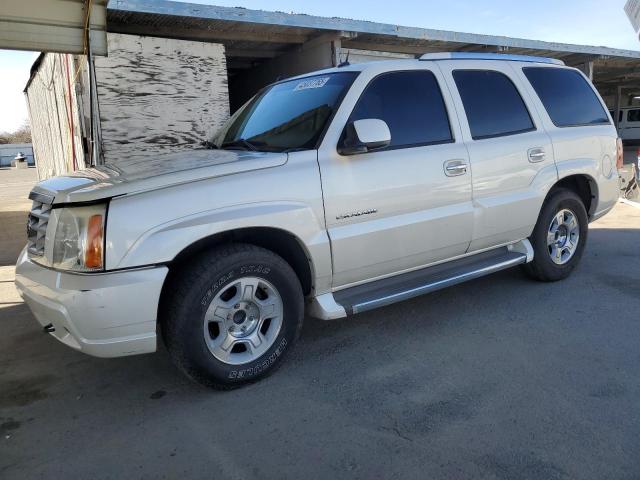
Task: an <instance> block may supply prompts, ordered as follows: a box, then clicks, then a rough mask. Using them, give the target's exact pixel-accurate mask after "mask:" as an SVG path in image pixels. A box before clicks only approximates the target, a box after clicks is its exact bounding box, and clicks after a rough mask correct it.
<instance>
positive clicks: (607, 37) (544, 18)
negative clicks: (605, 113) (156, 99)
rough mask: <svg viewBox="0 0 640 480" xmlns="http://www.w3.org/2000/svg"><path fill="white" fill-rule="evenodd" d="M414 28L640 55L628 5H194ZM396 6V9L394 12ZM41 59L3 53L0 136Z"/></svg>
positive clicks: (599, 0) (504, 0) (254, 0)
mask: <svg viewBox="0 0 640 480" xmlns="http://www.w3.org/2000/svg"><path fill="white" fill-rule="evenodd" d="M190 2H191V3H203V4H213V5H222V6H228V7H245V8H251V9H258V10H270V11H281V12H287V13H289V12H294V13H307V14H310V15H319V16H326V17H344V18H353V19H358V20H371V21H374V22H382V23H393V24H397V25H404V26H410V27H423V28H433V29H440V30H453V31H458V32H471V33H485V34H491V35H504V36H508V37H521V38H530V39H535V40H546V41H555V42H562V43H577V44H585V45H598V46H607V47H617V48H623V49H628V50H640V41H639V40H638V36H637V35H636V34H635V32H634V31H633V28H632V27H631V24H630V23H629V20H628V19H627V17H626V15H625V13H624V11H623V7H624V4H625V0H561V1H560V0H529V1H522V0H521V1H518V0H481V1H478V0H394V1H393V3H391V2H389V1H384V2H383V1H375V0H322V1H314V2H300V0H211V1H208V0H190ZM390 5H392V8H390ZM36 56H37V54H35V53H33V52H10V51H6V50H0V132H3V131H14V130H15V129H17V128H18V127H19V126H20V125H22V123H23V122H24V121H25V120H26V118H27V109H26V104H25V101H24V95H23V93H22V90H23V89H24V86H25V84H26V82H27V79H28V78H29V68H30V67H31V64H32V63H33V61H34V60H35V57H36Z"/></svg>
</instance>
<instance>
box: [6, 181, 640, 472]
mask: <svg viewBox="0 0 640 480" xmlns="http://www.w3.org/2000/svg"><path fill="white" fill-rule="evenodd" d="M0 174H2V175H3V176H1V177H0V185H3V183H2V182H3V181H6V177H5V176H4V173H3V172H0ZM0 189H1V190H2V192H3V193H4V192H6V190H5V188H4V187H3V186H1V187H0ZM3 196H4V195H3ZM18 217H20V218H18V219H17V220H20V221H19V222H18V223H19V224H20V228H22V225H24V222H23V219H22V218H21V215H19V216H18ZM5 218H7V217H5ZM7 228H13V226H12V225H9V224H8V223H7V222H6V221H5V220H2V228H1V229H2V230H5V229H7ZM16 228H17V227H16ZM3 238H4V237H3ZM2 246H3V249H4V246H5V242H4V239H3V243H2ZM639 247H640V209H639V208H637V207H634V206H632V205H627V204H619V205H618V206H617V207H616V209H615V210H614V212H613V213H611V214H610V215H609V216H607V217H605V218H604V219H602V220H601V221H599V222H597V223H596V224H594V225H592V228H591V231H590V237H589V245H588V248H587V250H586V253H585V256H584V258H583V261H582V264H581V265H580V267H579V269H578V270H577V271H576V272H575V273H574V275H573V276H572V277H571V278H569V279H568V280H566V281H563V282H560V283H555V284H544V283H536V282H533V281H530V280H528V279H527V278H525V277H524V276H523V275H522V274H521V273H520V272H519V270H518V269H514V270H510V271H506V272H502V273H499V274H497V275H493V276H491V277H486V278H483V279H479V280H476V281H473V282H471V283H467V284H465V285H461V286H458V287H454V288H450V289H448V290H444V291H441V292H437V293H434V294H431V295H428V296H425V297H422V298H418V299H415V300H412V301H408V302H404V303H401V304H397V305H394V306H390V307H387V308H384V309H381V310H378V311H375V312H372V313H367V314H362V315H359V316H356V317H354V318H351V319H349V320H345V321H335V322H322V321H319V320H313V319H307V321H306V323H305V326H304V329H303V332H302V337H301V340H300V343H299V344H298V346H297V348H296V349H295V350H294V351H293V352H292V355H291V356H290V357H289V358H288V361H287V362H286V364H285V365H283V367H282V368H281V369H280V370H279V371H278V372H277V373H276V374H275V375H273V376H272V377H270V378H268V379H267V380H265V381H263V382H260V383H257V384H255V385H251V386H249V387H246V388H243V389H240V390H236V391H232V392H227V393H221V392H215V391H208V390H205V389H203V388H201V387H199V386H197V385H194V384H192V383H190V382H189V381H187V380H185V379H184V378H183V377H182V376H181V375H180V373H178V371H177V370H176V369H175V368H174V367H173V366H172V365H171V363H170V361H169V358H168V356H167V354H166V353H165V352H164V351H159V352H158V353H156V354H152V355H145V356H139V357H131V358H122V359H111V360H105V359H96V358H91V357H87V356H84V355H82V354H80V353H77V352H75V351H72V350H70V349H69V348H66V347H65V346H63V345H61V344H59V343H58V342H56V341H55V340H54V339H52V338H50V337H48V336H46V335H44V334H43V333H42V332H41V328H40V327H38V325H37V324H36V321H35V320H34V319H33V317H32V316H31V314H30V313H29V311H28V310H27V308H26V307H25V306H24V305H23V304H22V303H17V302H18V300H19V299H17V298H16V295H15V293H10V292H9V291H8V290H10V289H12V284H11V283H10V282H11V280H12V270H11V267H7V269H6V270H3V273H2V277H1V279H0V282H2V283H0V285H3V287H2V288H3V290H2V298H0V326H2V332H3V333H2V335H0V432H1V436H0V478H3V479H14V478H15V479H30V478H116V479H118V478H179V477H180V478H216V479H223V478H232V479H236V478H237V479H248V478H256V479H263V478H296V479H297V478H304V479H305V480H311V479H326V478H362V479H374V478H384V479H388V478H416V479H425V478H429V479H435V478H447V479H449V478H456V479H464V478H488V479H509V480H513V479H544V480H549V479H574V478H580V479H603V478H606V479H631V478H639V477H640V456H639V455H638V452H640V402H639V401H638V398H640V368H639V367H640V348H639V345H640V254H639V253H638V252H639ZM14 255H15V252H14ZM12 302H16V303H12Z"/></svg>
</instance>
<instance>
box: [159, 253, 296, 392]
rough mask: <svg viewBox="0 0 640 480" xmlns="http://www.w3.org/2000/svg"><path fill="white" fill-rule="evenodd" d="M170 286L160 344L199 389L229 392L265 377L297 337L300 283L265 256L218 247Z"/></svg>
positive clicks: (288, 269) (280, 261)
mask: <svg viewBox="0 0 640 480" xmlns="http://www.w3.org/2000/svg"><path fill="white" fill-rule="evenodd" d="M171 286H172V287H173V288H172V289H171V290H170V291H169V293H168V297H167V299H166V300H165V301H164V302H163V307H164V310H165V311H164V312H163V314H162V315H161V327H162V334H163V338H164V341H165V344H166V346H167V349H168V350H169V353H170V354H171V357H172V359H173V361H174V363H175V364H176V365H177V366H178V367H179V368H180V369H181V370H182V371H183V372H184V373H185V374H186V375H187V376H189V377H190V378H192V379H193V380H195V381H197V382H198V383H201V384H203V385H206V386H209V387H214V388H233V387H236V386H240V385H242V384H245V383H248V382H252V381H255V380H258V379H260V378H262V377H264V376H266V375H268V374H269V373H271V372H272V371H274V370H275V369H276V368H277V366H278V365H279V364H280V363H281V362H282V360H283V358H284V356H285V353H287V352H288V351H289V350H290V349H291V348H292V347H293V344H294V343H295V341H296V339H297V337H298V335H299V333H300V329H301V327H302V320H303V317H304V303H303V293H302V288H301V286H300V282H299V281H298V278H297V276H296V274H295V273H294V271H293V269H292V268H291V267H290V266H289V264H287V263H286V262H285V261H284V260H283V259H282V258H280V257H279V256H278V255H276V254H275V253H273V252H271V251H269V250H265V249H263V248H260V247H256V246H253V245H240V244H237V245H228V246H224V247H221V248H219V249H217V250H215V251H212V252H208V253H205V254H203V255H200V256H198V257H197V258H195V259H194V260H193V261H192V262H191V263H190V264H189V265H188V266H187V267H185V268H184V269H183V270H182V271H181V272H180V273H179V274H178V275H177V276H176V278H174V279H173V280H172V284H171Z"/></svg>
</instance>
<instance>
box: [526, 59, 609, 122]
mask: <svg viewBox="0 0 640 480" xmlns="http://www.w3.org/2000/svg"><path fill="white" fill-rule="evenodd" d="M523 71H524V74H525V75H526V76H527V78H528V79H529V82H530V83H531V85H532V86H533V89H534V90H535V91H536V93H537V94H538V97H540V100H541V101H542V104H543V105H544V108H545V109H546V110H547V113H548V114H549V117H551V121H552V122H553V124H554V125H555V126H557V127H572V126H578V125H597V124H603V123H609V118H608V117H607V113H606V111H605V109H604V108H603V107H602V104H601V103H600V100H598V97H597V96H596V94H595V93H594V91H593V90H592V89H591V86H590V85H589V84H588V83H587V81H586V80H585V79H584V77H583V76H582V75H580V74H579V73H578V72H576V71H575V70H568V69H566V68H551V67H526V68H523Z"/></svg>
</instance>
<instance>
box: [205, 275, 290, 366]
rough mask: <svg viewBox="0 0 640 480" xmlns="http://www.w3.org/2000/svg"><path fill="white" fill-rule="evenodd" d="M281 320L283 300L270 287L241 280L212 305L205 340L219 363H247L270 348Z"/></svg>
mask: <svg viewBox="0 0 640 480" xmlns="http://www.w3.org/2000/svg"><path fill="white" fill-rule="evenodd" d="M282 316H283V307H282V298H281V297H280V294H279V293H278V291H277V290H276V288H275V287H274V286H273V285H272V284H271V283H269V282H267V281H266V280H263V279H261V278H256V277H242V278H240V279H238V280H236V281H235V282H233V283H230V284H229V285H227V286H226V287H224V288H223V289H222V290H221V291H220V292H218V294H217V295H216V296H215V298H214V299H213V300H212V301H211V304H210V305H209V308H208V309H207V312H206V313H205V315H204V340H205V342H206V344H207V347H208V348H209V351H210V352H211V354H212V355H213V356H214V357H216V358H217V359H218V360H220V361H221V362H224V363H227V364H231V365H241V364H245V363H249V362H252V361H254V360H256V359H257V358H258V357H260V356H261V355H263V354H264V353H265V352H266V351H267V350H268V349H269V348H270V347H271V346H272V345H273V343H274V342H275V340H276V337H277V336H278V333H280V328H281V327H282Z"/></svg>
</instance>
